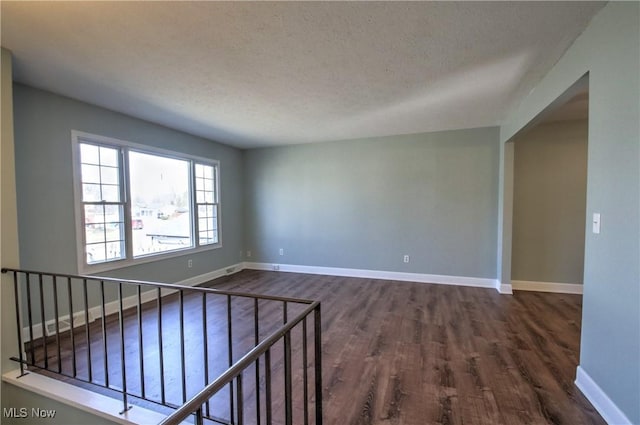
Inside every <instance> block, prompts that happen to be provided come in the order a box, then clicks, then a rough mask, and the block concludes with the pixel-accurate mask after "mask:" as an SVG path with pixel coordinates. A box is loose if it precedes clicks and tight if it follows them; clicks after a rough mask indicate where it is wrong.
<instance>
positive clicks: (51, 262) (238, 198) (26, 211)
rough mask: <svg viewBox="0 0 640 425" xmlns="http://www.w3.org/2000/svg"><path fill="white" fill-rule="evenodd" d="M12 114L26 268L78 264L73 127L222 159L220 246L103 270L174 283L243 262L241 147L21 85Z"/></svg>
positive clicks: (66, 268) (67, 267)
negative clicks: (190, 263) (74, 202)
mask: <svg viewBox="0 0 640 425" xmlns="http://www.w3.org/2000/svg"><path fill="white" fill-rule="evenodd" d="M14 116H15V145H16V175H17V191H18V216H19V220H18V222H19V234H20V254H21V266H22V268H24V269H35V270H46V271H57V272H67V273H68V272H75V271H76V269H77V260H76V230H75V223H74V220H75V219H74V217H75V216H74V206H73V199H74V198H73V174H72V166H71V130H80V131H84V132H88V133H94V134H98V135H101V136H107V137H113V138H118V139H123V140H127V141H130V142H134V143H139V144H144V145H148V146H154V147H158V148H163V149H168V150H172V151H177V152H182V153H187V154H191V155H198V156H202V157H206V158H212V159H217V160H219V161H220V170H221V176H220V182H221V190H220V194H221V204H222V212H221V214H222V227H221V231H222V245H223V246H222V248H220V249H215V250H211V251H204V252H200V253H197V254H188V258H192V259H193V267H192V268H191V269H188V268H187V259H186V258H187V257H176V258H171V259H167V260H161V261H157V262H153V263H147V264H143V265H138V266H133V267H128V268H124V269H119V270H114V271H109V272H104V273H100V274H101V275H109V276H115V277H122V278H130V279H141V280H152V281H162V282H176V281H180V280H183V279H186V278H189V277H192V276H197V275H200V274H203V273H207V272H210V271H212V270H216V269H219V268H222V267H225V266H228V265H230V264H235V263H237V262H239V261H241V260H242V259H241V257H240V253H241V251H242V240H243V225H242V208H243V206H242V201H243V199H242V187H243V164H242V151H240V150H238V149H235V148H231V147H228V146H224V145H221V144H217V143H214V142H212V141H210V140H205V139H202V138H198V137H195V136H191V135H188V134H185V133H181V132H178V131H175V130H171V129H168V128H166V127H162V126H159V125H155V124H152V123H149V122H146V121H141V120H138V119H135V118H132V117H129V116H126V115H123V114H119V113H116V112H113V111H109V110H106V109H103V108H99V107H96V106H93V105H89V104H86V103H83V102H79V101H76V100H72V99H69V98H65V97H62V96H58V95H55V94H52V93H49V92H45V91H41V90H38V89H34V88H31V87H27V86H24V85H20V84H15V85H14Z"/></svg>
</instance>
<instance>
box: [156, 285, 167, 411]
mask: <svg viewBox="0 0 640 425" xmlns="http://www.w3.org/2000/svg"><path fill="white" fill-rule="evenodd" d="M162 345H163V344H162V289H161V288H158V355H159V356H160V399H161V400H162V404H166V403H167V398H166V393H165V388H164V352H163V351H162V350H163V349H162Z"/></svg>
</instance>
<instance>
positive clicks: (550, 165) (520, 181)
mask: <svg viewBox="0 0 640 425" xmlns="http://www.w3.org/2000/svg"><path fill="white" fill-rule="evenodd" d="M587 138H588V121H587V120H573V121H561V122H551V123H545V124H540V125H538V126H536V127H534V128H532V129H531V130H529V131H526V132H524V134H522V135H517V136H516V137H515V138H514V149H515V152H514V196H513V242H512V252H511V256H512V266H511V279H512V280H520V281H532V282H552V283H573V284H582V280H583V268H584V234H585V225H584V224H585V223H584V222H585V216H586V212H585V208H586V189H587Z"/></svg>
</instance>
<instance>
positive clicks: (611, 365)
mask: <svg viewBox="0 0 640 425" xmlns="http://www.w3.org/2000/svg"><path fill="white" fill-rule="evenodd" d="M639 39H640V4H639V3H637V2H611V3H609V4H608V5H607V6H605V7H604V8H603V9H602V11H600V13H599V14H598V15H596V16H595V17H594V18H593V20H592V22H591V23H590V24H589V26H588V27H587V29H586V30H585V31H584V32H583V33H582V35H581V36H580V37H578V39H577V40H576V41H575V42H574V44H573V45H572V46H571V47H570V48H569V49H568V50H567V52H566V53H565V54H564V56H563V57H562V58H561V59H560V60H559V61H558V63H557V64H556V65H555V66H554V67H553V69H552V70H551V71H550V72H549V73H548V74H547V75H546V76H545V77H544V78H543V79H542V81H541V82H540V83H539V84H538V86H537V87H536V88H535V89H534V90H533V91H532V92H531V93H530V94H529V95H528V96H527V97H526V98H524V99H523V100H522V102H521V103H520V105H519V106H518V107H517V108H514V110H512V111H511V113H510V115H509V117H507V119H506V120H505V122H504V124H503V126H502V127H501V131H500V139H501V141H502V142H506V141H507V140H509V139H510V138H511V137H512V136H513V135H514V134H515V133H516V132H518V131H519V130H520V129H521V128H522V127H524V126H525V125H526V124H527V123H528V122H529V121H530V120H532V119H533V118H534V117H535V116H536V115H537V114H538V113H540V112H541V111H542V110H543V109H544V108H545V107H546V106H547V105H549V104H550V103H551V102H553V101H554V99H555V98H557V97H558V96H559V95H561V94H562V93H563V92H564V91H565V90H566V89H567V88H568V87H570V86H571V85H572V84H573V83H574V82H575V81H577V80H578V79H579V78H580V77H581V76H583V75H584V74H585V73H586V72H589V147H588V176H587V209H586V211H587V217H585V224H586V226H585V227H586V239H585V259H584V261H585V267H584V296H583V310H582V339H581V346H580V367H581V368H582V369H583V370H584V371H585V372H586V373H587V374H588V375H589V376H590V377H591V378H592V379H593V380H594V382H595V383H596V384H597V385H598V386H599V387H600V388H601V389H602V391H604V393H605V394H606V395H607V396H608V397H609V398H610V399H611V400H612V401H613V403H615V404H616V405H617V406H618V408H619V409H621V410H622V412H624V414H625V415H626V416H627V417H628V419H629V420H630V421H631V422H632V423H640V403H638V400H640V362H639V361H638V359H640V284H639V282H640V120H639V119H638V117H639V116H640V72H638V69H639V66H640V49H639V48H638V40H639ZM502 148H503V149H504V144H503V145H502ZM594 212H599V213H601V214H602V229H601V233H600V234H597V235H596V234H593V233H591V229H590V225H589V223H590V221H591V215H592V214H593V213H594ZM505 221H506V220H505ZM507 230H508V228H507V226H504V231H505V232H507ZM503 248H504V247H503ZM502 258H504V255H503V257H502Z"/></svg>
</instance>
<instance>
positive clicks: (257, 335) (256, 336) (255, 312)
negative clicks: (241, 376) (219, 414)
mask: <svg viewBox="0 0 640 425" xmlns="http://www.w3.org/2000/svg"><path fill="white" fill-rule="evenodd" d="M258 307H259V303H258V299H257V298H254V299H253V332H254V335H253V336H254V338H253V340H254V345H258V344H259V343H260V327H259V326H260V320H259V319H260V313H259V310H258ZM260 407H261V406H260V357H258V358H257V359H256V424H257V425H260V415H261V412H260Z"/></svg>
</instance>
